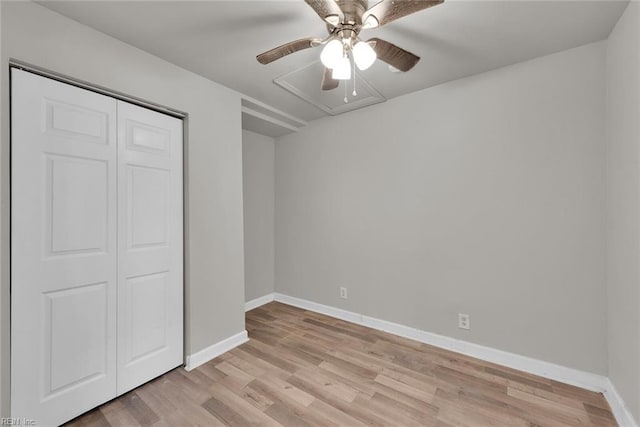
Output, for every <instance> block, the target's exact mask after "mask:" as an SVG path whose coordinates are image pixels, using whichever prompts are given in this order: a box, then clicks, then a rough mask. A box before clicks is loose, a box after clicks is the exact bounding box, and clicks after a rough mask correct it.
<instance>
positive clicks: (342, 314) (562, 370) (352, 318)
mask: <svg viewBox="0 0 640 427" xmlns="http://www.w3.org/2000/svg"><path fill="white" fill-rule="evenodd" d="M271 301H278V302H281V303H283V304H288V305H292V306H294V307H298V308H302V309H304V310H310V311H314V312H316V313H320V314H325V315H327V316H331V317H334V318H337V319H341V320H345V321H347V322H351V323H357V324H360V325H364V326H368V327H370V328H372V329H377V330H380V331H384V332H389V333H392V334H394V335H398V336H401V337H405V338H409V339H412V340H415V341H419V342H422V343H425V344H429V345H433V346H435V347H439V348H443V349H446V350H450V351H454V352H456V353H462V354H465V355H467V356H471V357H475V358H477V359H480V360H484V361H487V362H491V363H496V364H498V365H502V366H507V367H509V368H513V369H517V370H519V371H523V372H528V373H530V374H533V375H538V376H541V377H544V378H549V379H552V380H555V381H559V382H562V383H565V384H570V385H574V386H576V387H581V388H584V389H587V390H591V391H595V392H598V393H603V395H604V397H605V398H606V399H607V401H608V402H609V405H610V406H611V410H612V412H613V415H614V416H615V418H616V420H617V421H618V424H619V425H620V426H621V427H638V424H636V422H635V421H634V419H633V416H632V415H631V413H630V412H629V410H628V409H627V407H626V405H625V404H624V401H623V400H622V398H621V397H620V395H619V394H618V392H617V391H616V389H615V387H614V386H613V384H612V383H611V381H610V380H609V378H607V377H605V376H603V375H598V374H593V373H590V372H586V371H581V370H578V369H573V368H568V367H566V366H562V365H558V364H555V363H551V362H545V361H543V360H538V359H534V358H531V357H527V356H522V355H519V354H515V353H509V352H507V351H503V350H498V349H495V348H491V347H486V346H483V345H479V344H474V343H471V342H468V341H463V340H458V339H455V338H450V337H446V336H444V335H438V334H434V333H432V332H427V331H423V330H420V329H416V328H412V327H410V326H405V325H400V324H398V323H393V322H388V321H386V320H381V319H376V318H375V317H369V316H365V315H362V314H359V313H354V312H352V311H347V310H343V309H340V308H335V307H331V306H328V305H324V304H319V303H316V302H313V301H308V300H305V299H301V298H296V297H291V296H289V295H284V294H280V293H277V292H276V293H274V294H269V295H265V296H264V297H261V298H257V299H255V300H253V301H249V302H248V303H247V307H248V306H249V304H251V306H250V307H251V309H253V308H256V307H259V306H260V305H263V304H267V303H269V302H271Z"/></svg>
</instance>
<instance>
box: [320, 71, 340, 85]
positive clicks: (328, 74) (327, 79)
mask: <svg viewBox="0 0 640 427" xmlns="http://www.w3.org/2000/svg"><path fill="white" fill-rule="evenodd" d="M339 84H340V80H336V79H334V78H333V71H331V70H330V69H329V68H325V69H324V74H323V75H322V90H333V89H335V88H337V87H338V85H339Z"/></svg>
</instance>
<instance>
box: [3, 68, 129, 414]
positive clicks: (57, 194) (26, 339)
mask: <svg viewBox="0 0 640 427" xmlns="http://www.w3.org/2000/svg"><path fill="white" fill-rule="evenodd" d="M11 77H12V103H11V108H12V109H11V114H12V122H11V123H12V125H11V127H12V129H11V131H12V140H11V149H12V165H11V179H12V182H11V187H12V191H11V251H12V252H11V282H12V283H11V322H12V324H11V325H12V328H11V332H12V333H11V402H12V403H11V415H12V416H14V417H28V418H33V419H35V420H36V421H37V422H38V425H56V424H59V423H62V422H64V421H67V420H69V419H71V418H73V417H75V416H77V415H79V414H81V413H82V412H85V411H86V410H88V409H90V408H92V407H94V406H96V405H98V404H100V403H102V402H105V401H107V400H109V399H111V398H113V397H115V395H116V316H115V315H116V311H115V305H116V262H117V260H116V239H115V238H116V170H117V161H116V153H117V150H116V101H115V100H114V99H111V98H109V97H106V96H102V95H98V94H95V93H93V92H90V91H87V90H83V89H79V88H76V87H73V86H70V85H66V84H64V83H59V82H56V81H53V80H49V79H45V78H42V77H39V76H36V75H34V74H30V73H27V72H24V71H18V70H13V71H12V75H11Z"/></svg>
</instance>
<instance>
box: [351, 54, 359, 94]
mask: <svg viewBox="0 0 640 427" xmlns="http://www.w3.org/2000/svg"><path fill="white" fill-rule="evenodd" d="M356 74H357V73H356V60H355V58H354V60H353V92H352V93H351V95H353V96H354V97H355V96H358V92H356Z"/></svg>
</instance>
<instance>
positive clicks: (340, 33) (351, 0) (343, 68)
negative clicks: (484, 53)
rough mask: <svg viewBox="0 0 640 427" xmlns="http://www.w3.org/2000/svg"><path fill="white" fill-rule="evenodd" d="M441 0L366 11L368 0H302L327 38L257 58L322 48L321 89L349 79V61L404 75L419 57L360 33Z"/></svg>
mask: <svg viewBox="0 0 640 427" xmlns="http://www.w3.org/2000/svg"><path fill="white" fill-rule="evenodd" d="M443 1H444V0H382V1H380V2H379V3H377V4H375V5H374V6H372V7H371V8H368V9H367V5H368V1H367V0H305V2H306V3H307V4H308V5H309V6H310V7H311V8H312V9H313V10H314V11H315V12H316V13H317V14H318V16H319V17H320V18H322V20H323V21H324V22H325V23H326V26H327V30H328V31H329V36H328V37H326V38H325V39H320V38H316V37H310V38H306V39H300V40H296V41H293V42H289V43H286V44H284V45H282V46H279V47H276V48H275V49H271V50H269V51H267V52H264V53H262V54H260V55H258V56H257V57H256V58H257V60H258V62H260V63H261V64H269V63H271V62H273V61H275V60H277V59H280V58H282V57H284V56H287V55H290V54H292V53H295V52H297V51H300V50H303V49H308V48H311V47H317V46H324V47H323V49H322V52H321V53H320V60H321V61H322V64H323V65H324V66H325V72H324V75H323V79H322V90H332V89H335V88H337V87H338V85H339V81H340V80H350V79H351V74H352V67H351V58H352V59H353V62H354V64H355V67H357V68H358V69H360V70H362V71H364V70H366V69H368V68H369V67H371V66H372V65H373V63H374V62H375V61H376V59H380V60H381V61H383V62H385V63H386V64H388V65H389V66H390V67H393V69H395V70H399V71H402V72H407V71H409V70H410V69H412V68H413V67H414V66H415V65H416V64H417V63H418V61H419V60H420V57H418V56H417V55H414V54H413V53H411V52H408V51H406V50H404V49H402V48H400V47H398V46H396V45H394V44H393V43H390V42H387V41H385V40H382V39H379V38H373V39H369V40H367V41H363V40H360V38H359V35H360V31H362V30H366V29H372V28H377V27H381V26H383V25H386V24H388V23H390V22H392V21H395V20H397V19H400V18H402V17H404V16H407V15H411V14H412V13H415V12H418V11H420V10H423V9H427V8H429V7H432V6H437V5H439V4H441V3H442V2H443ZM355 67H354V68H355ZM353 73H354V74H355V69H354V70H353ZM354 77H355V76H354Z"/></svg>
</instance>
